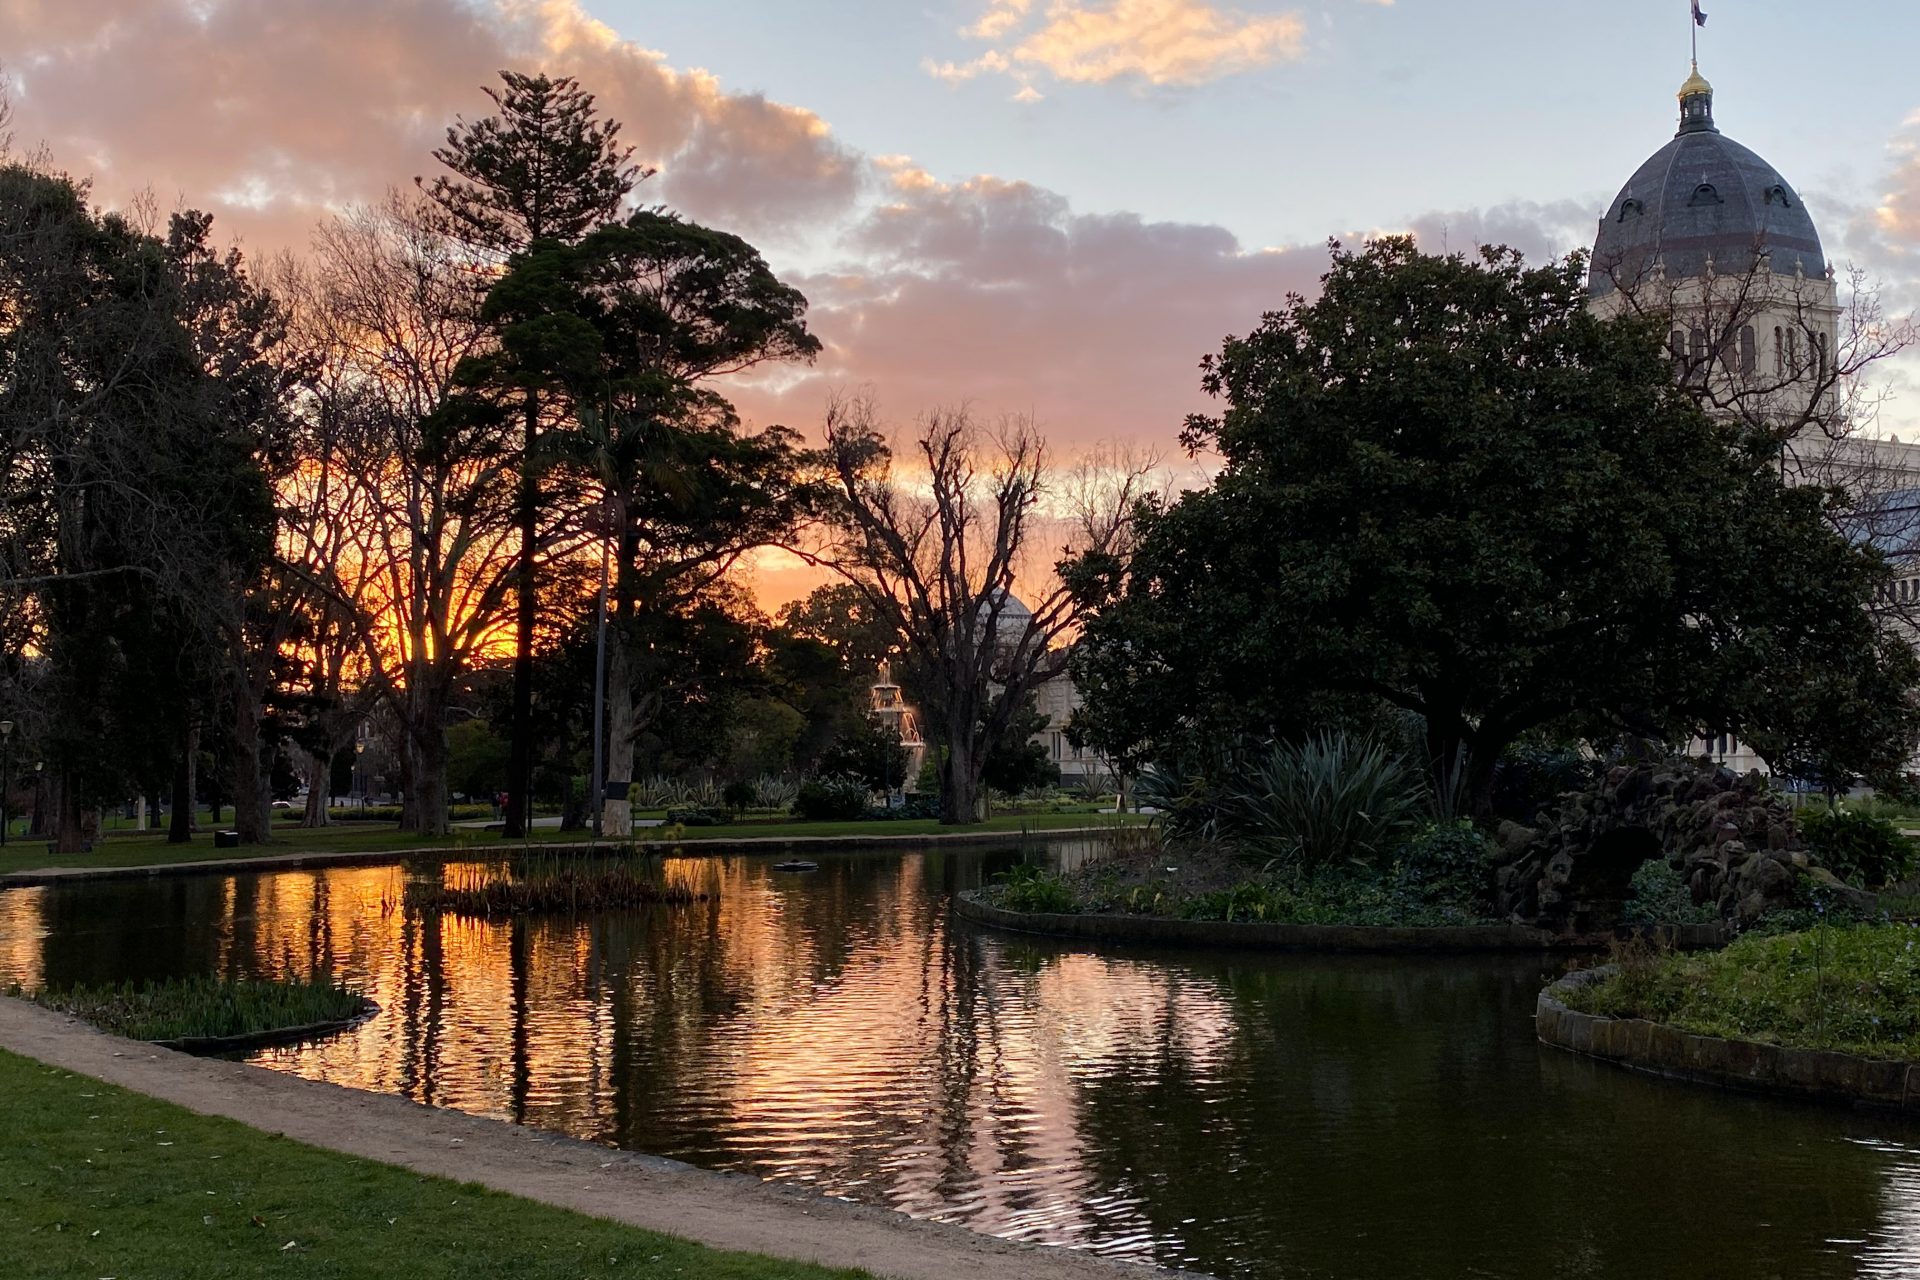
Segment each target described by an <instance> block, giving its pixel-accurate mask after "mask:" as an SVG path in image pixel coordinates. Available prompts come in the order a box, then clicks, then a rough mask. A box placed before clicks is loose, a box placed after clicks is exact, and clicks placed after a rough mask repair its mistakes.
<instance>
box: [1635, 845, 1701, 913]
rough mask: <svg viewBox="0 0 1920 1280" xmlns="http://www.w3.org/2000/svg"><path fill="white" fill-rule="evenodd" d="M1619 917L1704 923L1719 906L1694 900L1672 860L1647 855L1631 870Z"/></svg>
mask: <svg viewBox="0 0 1920 1280" xmlns="http://www.w3.org/2000/svg"><path fill="white" fill-rule="evenodd" d="M1623 918H1624V919H1625V920H1626V922H1627V923H1628V924H1707V923H1710V922H1712V921H1714V920H1718V919H1719V918H1720V909H1719V907H1717V906H1716V905H1715V904H1713V903H1711V902H1695V901H1694V900H1693V891H1692V890H1691V889H1689V888H1687V882H1686V881H1685V880H1684V879H1683V878H1681V875H1680V872H1679V870H1678V869H1676V868H1675V867H1674V866H1673V864H1672V863H1670V862H1668V861H1667V860H1666V859H1665V858H1649V859H1648V860H1647V861H1645V862H1643V863H1641V864H1640V869H1639V870H1638V871H1635V872H1634V873H1633V880H1632V881H1631V882H1630V883H1629V885H1628V892H1627V902H1626V909H1625V911H1624V912H1623Z"/></svg>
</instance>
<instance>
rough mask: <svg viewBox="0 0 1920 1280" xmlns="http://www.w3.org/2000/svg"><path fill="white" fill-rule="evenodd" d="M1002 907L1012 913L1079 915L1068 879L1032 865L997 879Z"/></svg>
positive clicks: (1029, 864)
mask: <svg viewBox="0 0 1920 1280" xmlns="http://www.w3.org/2000/svg"><path fill="white" fill-rule="evenodd" d="M995 878H996V879H997V880H998V881H999V884H1000V895H999V904H1000V905H1001V906H1003V907H1006V908H1007V909H1008V910H1010V911H1047V912H1065V911H1077V910H1079V905H1078V903H1077V902H1076V901H1075V899H1074V893H1073V887H1072V886H1071V885H1069V884H1068V883H1067V882H1066V880H1065V879H1063V878H1062V877H1060V876H1057V875H1054V874H1053V873H1051V872H1049V871H1046V870H1043V869H1042V868H1041V867H1039V866H1037V865H1036V864H1034V863H1031V862H1022V863H1019V864H1017V865H1015V866H1013V867H1010V868H1008V869H1007V870H1005V871H1003V872H1001V873H1000V874H999V876H997V877H995Z"/></svg>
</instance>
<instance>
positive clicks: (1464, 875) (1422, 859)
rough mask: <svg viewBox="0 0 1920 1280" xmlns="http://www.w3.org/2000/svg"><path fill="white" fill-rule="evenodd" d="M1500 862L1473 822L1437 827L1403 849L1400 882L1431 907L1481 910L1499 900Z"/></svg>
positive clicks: (1398, 861) (1398, 873)
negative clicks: (1494, 892)
mask: <svg viewBox="0 0 1920 1280" xmlns="http://www.w3.org/2000/svg"><path fill="white" fill-rule="evenodd" d="M1494 857H1495V854H1494V848H1493V844H1492V842H1491V841H1489V840H1488V839H1487V838H1486V836H1484V835H1483V834H1481V833H1480V832H1479V831H1478V830H1476V829H1475V828H1474V825H1473V824H1472V823H1471V822H1466V821H1464V820H1463V821H1455V822H1436V823H1433V824H1431V825H1430V826H1428V827H1427V828H1426V829H1425V830H1423V831H1421V832H1420V833H1419V834H1418V835H1416V836H1414V838H1413V839H1411V840H1409V841H1408V842H1407V843H1406V844H1405V845H1404V846H1402V847H1401V850H1400V855H1399V857H1398V858H1397V859H1396V860H1395V864H1394V871H1395V878H1396V880H1397V881H1398V883H1399V884H1400V886H1401V887H1402V888H1404V889H1406V890H1408V891H1410V892H1413V893H1414V894H1416V895H1417V896H1418V897H1420V898H1422V899H1424V900H1425V901H1427V902H1430V903H1433V904H1435V905H1446V906H1453V907H1458V908H1460V909H1461V910H1464V911H1479V910H1481V909H1483V908H1484V907H1485V906H1486V905H1487V903H1488V902H1489V901H1490V900H1491V898H1492V896H1493V895H1492V888H1493V886H1492V879H1493V864H1494Z"/></svg>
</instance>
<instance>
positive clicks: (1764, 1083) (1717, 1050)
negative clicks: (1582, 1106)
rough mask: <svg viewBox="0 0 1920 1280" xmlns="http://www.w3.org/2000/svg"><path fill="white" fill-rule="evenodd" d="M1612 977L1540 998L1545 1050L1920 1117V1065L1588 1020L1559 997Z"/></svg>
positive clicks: (1575, 981)
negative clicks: (1555, 1050)
mask: <svg viewBox="0 0 1920 1280" xmlns="http://www.w3.org/2000/svg"><path fill="white" fill-rule="evenodd" d="M1611 972H1612V969H1611V968H1606V967H1603V968H1599V969H1584V970H1581V971H1580V972H1578V973H1570V974H1568V975H1567V976H1566V977H1564V978H1561V979H1560V980H1559V981H1557V982H1555V983H1553V984H1552V985H1550V986H1548V987H1547V988H1546V989H1545V990H1543V991H1541V993H1540V998H1539V1000H1538V1002H1537V1003H1536V1005H1535V1007H1534V1027H1535V1031H1536V1033H1537V1034H1538V1036H1539V1038H1540V1042H1541V1043H1542V1044H1545V1045H1548V1046H1551V1047H1553V1048H1556V1049H1565V1050H1567V1051H1569V1052H1572V1053H1577V1054H1580V1055H1582V1056H1583V1057H1588V1058H1598V1059H1600V1060H1601V1061H1603V1062H1612V1063H1615V1064H1617V1065H1619V1066H1623V1067H1627V1068H1629V1069H1630V1070H1634V1071H1643V1072H1646V1073H1648V1074H1651V1075H1657V1076H1665V1077H1667V1078H1668V1079H1672V1080H1687V1081H1691V1082H1693V1083H1695V1084H1709V1085H1715V1086H1717V1087H1719V1088H1722V1089H1734V1090H1738V1091H1740V1092H1743V1093H1764V1094H1772V1095H1775V1096H1781V1097H1792V1098H1804V1099H1811V1100H1814V1101H1819V1102H1842V1103H1848V1104H1851V1105H1854V1106H1865V1107H1878V1108H1883V1109H1889V1110H1897V1111H1903V1112H1905V1113H1906V1114H1908V1115H1916V1116H1920V1063H1908V1062H1898V1061H1894V1060H1892V1059H1887V1058H1862V1057H1859V1056H1857V1055H1855V1054H1851V1053H1838V1052H1835V1051H1834V1050H1831V1049H1795V1048H1790V1047H1788V1046H1785V1045H1777V1044H1765V1043H1762V1042H1760V1041H1757V1040H1722V1039H1720V1038H1719V1037H1717V1036H1702V1035H1694V1034H1693V1033H1692V1032H1688V1031H1682V1030H1681V1029H1680V1028H1678V1027H1674V1026H1669V1025H1667V1024H1666V1023H1663V1022H1648V1021H1646V1020H1645V1019H1643V1018H1610V1017H1607V1016H1605V1015H1604V1014H1595V1013H1581V1012H1580V1011H1579V1010H1577V1009H1572V1008H1569V1007H1568V1006H1567V1005H1566V1003H1565V1002H1564V1001H1563V1000H1562V999H1561V998H1560V997H1561V996H1562V995H1563V994H1565V993H1567V992H1569V991H1573V990H1577V989H1578V988H1580V987H1582V986H1585V985H1587V984H1588V983H1592V982H1598V981H1600V980H1601V979H1602V978H1604V977H1606V976H1607V975H1608V974H1610V973H1611Z"/></svg>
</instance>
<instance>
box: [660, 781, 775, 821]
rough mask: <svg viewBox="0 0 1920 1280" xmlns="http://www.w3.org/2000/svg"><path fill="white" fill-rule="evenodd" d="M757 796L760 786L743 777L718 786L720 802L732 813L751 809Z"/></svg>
mask: <svg viewBox="0 0 1920 1280" xmlns="http://www.w3.org/2000/svg"><path fill="white" fill-rule="evenodd" d="M759 798H760V788H759V787H757V786H755V785H754V784H753V783H751V782H749V781H747V780H746V779H745V778H735V779H734V780H733V781H732V782H729V783H728V784H727V785H726V786H724V787H722V788H720V802H721V803H722V804H724V805H726V806H727V808H728V809H729V810H731V811H732V812H734V813H740V812H743V811H745V810H747V809H751V808H752V807H753V806H754V805H755V804H756V803H757V802H758V801H759ZM668 820H669V821H671V820H672V815H671V814H669V815H668Z"/></svg>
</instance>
